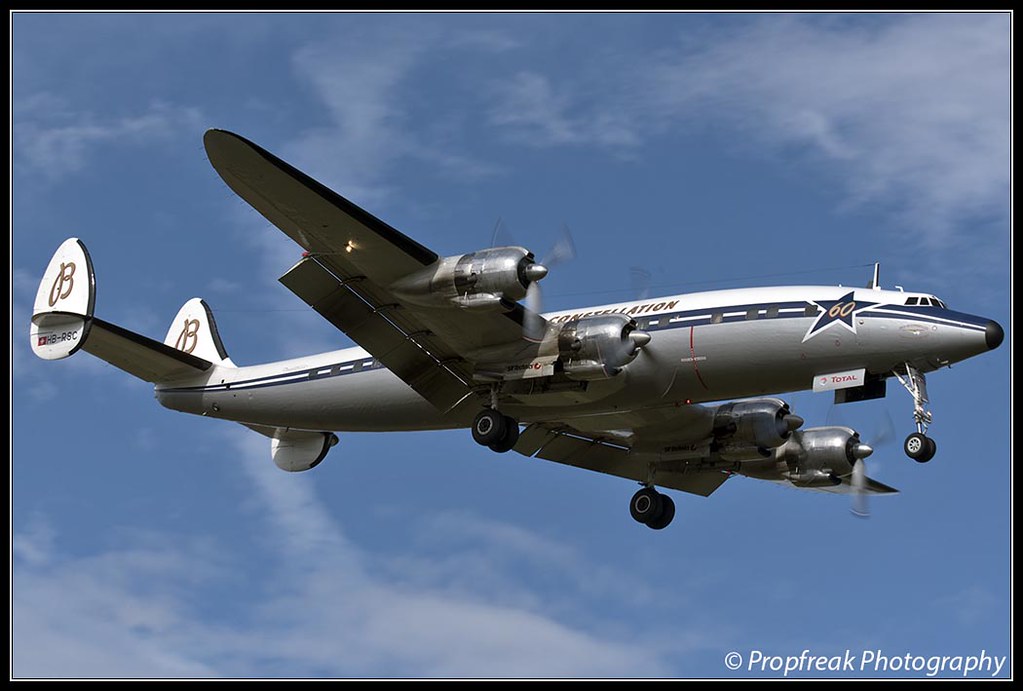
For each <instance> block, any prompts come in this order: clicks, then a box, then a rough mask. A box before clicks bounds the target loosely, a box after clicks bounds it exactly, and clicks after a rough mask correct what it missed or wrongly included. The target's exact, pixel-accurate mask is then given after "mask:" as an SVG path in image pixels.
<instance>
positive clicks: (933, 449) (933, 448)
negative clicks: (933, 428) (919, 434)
mask: <svg viewBox="0 0 1023 691" xmlns="http://www.w3.org/2000/svg"><path fill="white" fill-rule="evenodd" d="M924 439H926V440H927V444H926V445H925V448H924V454H923V455H922V456H920V458H917V459H915V460H916V462H917V463H926V462H927V461H929V460H931V459H932V458H934V454H935V453H937V451H938V445H937V444H935V443H934V440H933V439H931V438H930V437H924Z"/></svg>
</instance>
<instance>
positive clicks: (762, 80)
mask: <svg viewBox="0 0 1023 691" xmlns="http://www.w3.org/2000/svg"><path fill="white" fill-rule="evenodd" d="M735 25H736V24H735V23H732V24H731V26H735ZM738 26H740V27H741V28H738V29H734V30H731V31H726V30H725V29H724V28H722V29H720V30H717V31H714V32H705V33H701V34H697V35H695V36H692V35H686V36H683V37H681V38H680V39H679V40H678V42H677V43H676V45H675V46H673V47H671V48H668V49H665V50H661V51H657V52H653V51H650V50H638V51H637V50H633V49H632V48H629V47H622V48H618V49H616V50H612V49H610V48H608V49H607V50H606V51H603V52H596V53H594V55H593V56H592V58H591V60H590V61H589V62H588V63H587V65H586V69H579V70H577V71H576V72H573V74H572V75H571V77H557V76H554V74H555V73H553V71H552V73H551V74H550V75H548V74H541V73H538V72H535V71H522V72H519V73H518V74H515V75H514V76H512V77H510V78H508V79H505V80H504V81H503V82H500V83H498V84H496V85H494V86H492V87H491V92H490V93H491V94H492V98H493V103H492V105H491V108H490V110H489V114H488V117H489V122H490V123H491V124H492V125H493V126H494V127H495V128H496V129H497V131H498V132H499V133H501V134H503V135H504V136H505V137H508V138H510V139H511V140H512V141H514V142H515V143H516V144H528V145H531V146H578V145H585V146H596V147H602V148H604V149H606V150H608V151H609V152H611V153H614V154H616V155H621V154H623V153H624V154H628V155H633V154H635V153H636V151H638V149H639V147H640V146H643V145H648V146H649V145H652V144H655V143H656V142H657V141H659V140H663V139H664V138H665V137H669V136H671V135H672V134H673V133H674V132H684V133H687V134H691V133H693V132H700V133H703V132H710V133H713V134H715V135H716V136H719V137H720V136H725V137H727V138H728V139H729V140H730V141H731V142H732V144H733V145H734V147H735V149H736V150H738V151H740V152H742V153H743V154H744V155H749V154H750V153H751V152H752V153H755V154H756V155H770V156H775V157H777V158H778V159H779V161H780V162H779V165H783V162H784V161H786V160H792V158H793V157H795V158H798V159H800V161H801V163H812V164H815V166H816V169H817V170H823V171H824V172H825V175H826V178H825V179H827V180H828V181H829V183H830V184H837V185H838V186H839V188H840V189H842V190H843V191H844V195H845V199H846V203H847V204H848V205H850V206H852V207H855V206H860V205H868V204H869V205H880V206H881V207H883V208H884V209H886V210H888V211H889V212H890V213H892V214H893V215H894V216H895V217H897V218H898V219H900V220H901V221H902V222H903V223H904V225H906V226H908V227H910V228H913V229H915V230H917V231H920V232H919V233H918V234H917V235H915V236H913V237H912V239H911V242H913V243H914V244H916V245H920V244H921V243H922V244H924V245H926V246H928V247H930V248H931V249H938V248H941V247H943V246H946V245H947V244H948V243H949V241H950V240H951V239H952V238H953V236H954V234H955V233H956V232H958V233H960V234H962V235H965V234H966V233H967V232H969V233H971V234H972V233H974V232H976V231H975V228H973V227H972V225H971V224H970V222H972V221H977V220H980V221H992V220H994V221H996V222H999V223H1001V225H1000V226H999V227H1000V228H1001V229H1002V230H1004V228H1005V223H1004V222H1005V221H1006V220H1007V215H1008V199H1009V85H1010V82H1009V41H1008V37H1009V22H1008V15H1006V14H915V15H914V14H905V15H885V16H883V17H881V16H876V17H870V16H869V15H868V16H862V15H859V16H858V15H845V16H833V17H824V16H821V15H803V16H798V15H785V14H773V15H770V16H766V17H759V18H757V19H755V20H753V21H751V22H742V23H738ZM598 67H599V69H597V68H598ZM972 239H973V238H972V237H971V240H972Z"/></svg>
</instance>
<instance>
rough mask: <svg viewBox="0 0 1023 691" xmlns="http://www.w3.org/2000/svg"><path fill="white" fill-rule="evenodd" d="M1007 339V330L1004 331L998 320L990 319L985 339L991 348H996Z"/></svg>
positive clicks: (985, 331)
mask: <svg viewBox="0 0 1023 691" xmlns="http://www.w3.org/2000/svg"><path fill="white" fill-rule="evenodd" d="M1004 339H1005V332H1004V331H1002V327H1001V326H999V324H998V322H996V321H989V322H988V323H987V326H986V327H985V328H984V340H986V341H987V347H988V349H989V350H994V349H995V348H997V347H998V346H1000V345H1002V341H1003V340H1004Z"/></svg>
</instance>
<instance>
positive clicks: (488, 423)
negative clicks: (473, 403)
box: [472, 408, 508, 446]
mask: <svg viewBox="0 0 1023 691" xmlns="http://www.w3.org/2000/svg"><path fill="white" fill-rule="evenodd" d="M506 420H507V418H505V416H504V415H501V413H499V412H497V411H496V410H492V409H490V408H485V409H483V410H481V411H480V414H479V415H477V416H476V419H475V420H473V422H472V438H473V439H474V440H475V441H476V443H477V444H479V445H481V446H490V445H491V444H494V443H496V442H498V441H500V440H501V439H502V438H503V437H504V435H505V433H506V431H507V428H508V423H507V422H506Z"/></svg>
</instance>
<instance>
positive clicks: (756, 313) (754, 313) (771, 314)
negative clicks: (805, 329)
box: [710, 305, 817, 324]
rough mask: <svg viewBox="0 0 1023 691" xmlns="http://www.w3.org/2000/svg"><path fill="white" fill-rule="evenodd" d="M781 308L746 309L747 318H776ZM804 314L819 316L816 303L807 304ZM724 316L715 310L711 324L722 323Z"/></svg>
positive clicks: (775, 306) (773, 306) (772, 306)
mask: <svg viewBox="0 0 1023 691" xmlns="http://www.w3.org/2000/svg"><path fill="white" fill-rule="evenodd" d="M780 310H781V308H780V307H778V306H777V305H771V306H770V307H768V308H767V309H766V310H765V309H759V308H757V307H751V308H750V309H749V310H747V311H746V319H748V320H750V321H752V320H754V319H774V318H775V317H777V316H778V312H779V311H780ZM803 314H804V316H807V317H816V316H817V306H816V305H807V306H806V309H805V310H803ZM724 318H725V315H724V313H722V312H714V313H713V314H711V315H710V323H711V324H720V323H721V322H722V321H723V320H724Z"/></svg>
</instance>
